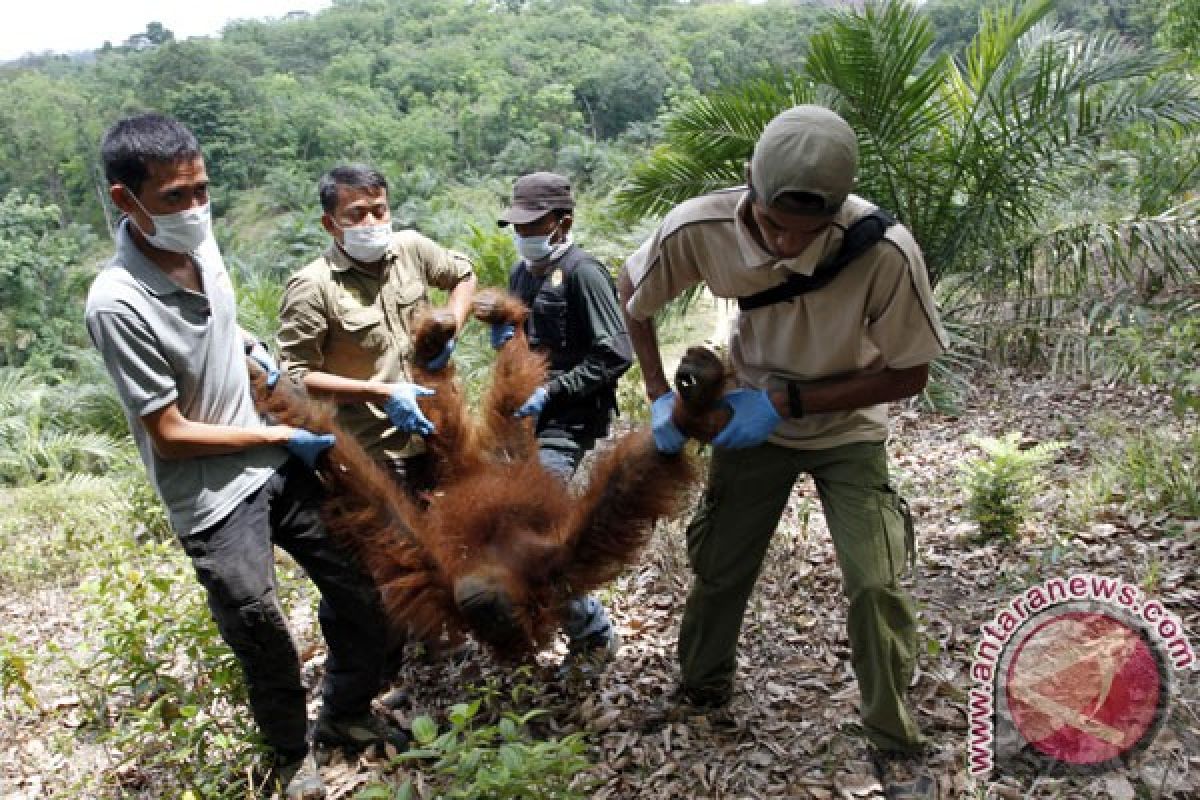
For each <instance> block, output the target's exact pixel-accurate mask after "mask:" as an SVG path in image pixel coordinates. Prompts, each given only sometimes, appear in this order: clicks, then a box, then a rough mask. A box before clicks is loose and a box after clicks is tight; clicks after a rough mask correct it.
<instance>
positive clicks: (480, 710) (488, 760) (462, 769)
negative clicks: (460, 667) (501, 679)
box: [356, 684, 589, 800]
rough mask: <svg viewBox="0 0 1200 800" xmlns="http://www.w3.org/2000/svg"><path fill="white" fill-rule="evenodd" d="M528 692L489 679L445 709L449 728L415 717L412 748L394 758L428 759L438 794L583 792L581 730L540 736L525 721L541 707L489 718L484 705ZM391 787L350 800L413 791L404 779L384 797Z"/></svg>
mask: <svg viewBox="0 0 1200 800" xmlns="http://www.w3.org/2000/svg"><path fill="white" fill-rule="evenodd" d="M529 691H530V690H529V689H528V687H523V686H522V685H520V684H518V685H517V686H515V687H514V688H512V689H511V690H509V691H507V692H505V691H503V690H501V689H500V688H499V687H498V686H496V685H494V684H488V685H487V686H484V687H476V689H475V692H476V694H477V695H478V696H477V697H476V698H475V699H474V700H472V701H470V702H468V703H458V704H455V705H453V706H451V707H450V710H449V712H448V713H447V721H448V723H449V725H448V727H446V728H445V729H444V730H441V729H439V727H438V724H437V723H436V722H434V720H433V719H432V718H431V717H428V716H420V717H417V718H416V719H414V720H413V723H412V732H413V738H414V745H413V749H411V750H409V751H408V752H406V753H402V754H401V755H399V756H398V757H397V758H398V759H399V760H404V761H431V762H432V769H433V771H435V772H436V773H437V774H438V775H440V776H441V778H442V779H443V780H444V786H443V787H442V788H441V789H440V790H439V792H438V795H437V796H438V797H446V798H461V799H462V800H468V799H469V800H501V798H530V800H533V799H535V798H540V799H544V800H550V799H551V798H554V799H555V800H574V798H584V797H587V792H588V788H589V787H587V786H586V785H582V784H581V782H580V780H579V773H580V772H582V771H583V770H584V769H586V768H587V767H588V766H589V762H588V760H587V758H586V757H585V756H584V750H585V746H586V745H585V742H584V739H583V734H582V733H573V734H570V735H568V736H565V737H563V738H561V739H550V740H544V741H543V740H538V739H537V738H536V737H535V736H534V735H533V733H532V732H531V731H530V729H529V728H530V726H529V723H530V722H531V721H532V720H534V719H536V718H537V717H540V716H542V715H544V714H545V713H546V711H545V710H543V709H536V708H535V709H532V710H530V711H524V712H517V711H502V712H499V714H498V715H496V718H495V722H491V723H489V722H488V719H489V718H490V717H492V716H493V715H492V714H491V713H489V709H490V708H492V707H493V706H496V707H498V706H499V704H500V703H501V702H507V701H511V702H516V701H517V700H519V699H520V697H521V696H522V695H523V694H526V693H528V692H529ZM389 791H391V790H389V789H386V788H384V787H380V786H378V785H376V786H372V787H367V788H366V789H364V790H363V791H362V792H360V793H359V794H358V795H357V796H356V800H369V799H370V798H385V797H386V798H393V797H394V798H397V800H398V799H399V798H406V797H412V796H414V795H413V791H414V790H413V786H412V783H411V782H410V781H405V783H404V784H403V785H401V786H400V787H399V788H398V789H397V790H396V791H395V792H394V793H393V794H386V792H389ZM372 792H374V794H372Z"/></svg>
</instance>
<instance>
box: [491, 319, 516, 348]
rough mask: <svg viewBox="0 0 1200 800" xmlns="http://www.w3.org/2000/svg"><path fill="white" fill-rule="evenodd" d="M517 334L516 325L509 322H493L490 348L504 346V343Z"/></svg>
mask: <svg viewBox="0 0 1200 800" xmlns="http://www.w3.org/2000/svg"><path fill="white" fill-rule="evenodd" d="M516 335H517V326H515V325H513V324H512V323H511V322H493V323H492V335H491V338H492V349H493V350H499V349H500V348H501V347H504V343H505V342H507V341H508V340H509V339H511V338H513V337H514V336H516Z"/></svg>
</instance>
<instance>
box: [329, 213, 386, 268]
mask: <svg viewBox="0 0 1200 800" xmlns="http://www.w3.org/2000/svg"><path fill="white" fill-rule="evenodd" d="M334 225H337V223H336V222H335V223H334ZM337 227H339V228H341V230H342V249H343V250H345V251H346V255H348V256H350V257H351V258H353V259H354V260H355V261H362V262H363V263H366V264H373V263H375V262H376V261H378V260H379V259H381V258H383V256H384V254H385V253H387V249H388V245H389V244H390V243H391V241H392V223H390V222H381V223H379V224H378V225H359V226H357V227H354V228H342V226H341V225H337Z"/></svg>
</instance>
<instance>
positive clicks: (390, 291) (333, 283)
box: [279, 230, 473, 459]
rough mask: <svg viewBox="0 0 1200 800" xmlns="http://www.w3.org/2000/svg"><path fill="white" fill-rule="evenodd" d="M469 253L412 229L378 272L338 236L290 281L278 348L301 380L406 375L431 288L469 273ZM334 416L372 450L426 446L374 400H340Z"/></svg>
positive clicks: (396, 452) (399, 237)
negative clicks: (316, 375) (417, 320)
mask: <svg viewBox="0 0 1200 800" xmlns="http://www.w3.org/2000/svg"><path fill="white" fill-rule="evenodd" d="M472 271H473V270H472V266H471V261H470V260H469V259H468V258H467V257H466V256H464V255H463V254H461V253H457V252H455V251H453V250H447V249H446V248H444V247H442V246H441V245H439V244H437V243H436V242H434V241H432V240H430V239H428V238H426V237H425V236H422V235H421V234H419V233H417V232H416V231H411V230H408V231H399V232H397V233H395V234H393V235H392V242H391V244H390V245H389V246H388V250H387V254H386V255H385V256H384V258H383V262H382V266H381V268H380V269H379V270H378V272H374V271H369V270H366V269H364V268H362V267H360V266H359V265H357V264H356V263H355V262H354V261H352V260H351V259H350V258H349V257H348V256H347V255H346V254H345V253H344V252H343V251H342V249H341V248H340V247H338V245H337V244H336V243H334V244H331V245H330V247H329V249H328V250H326V251H325V253H324V254H323V255H322V256H321V257H320V258H318V259H317V260H315V261H313V262H312V263H311V264H309V265H307V266H306V267H304V268H303V269H301V270H300V271H299V272H297V273H295V274H294V275H293V276H292V277H291V279H290V280H289V281H288V284H287V288H286V290H285V291H284V296H283V303H282V307H281V309H280V317H281V323H282V324H281V327H280V329H279V349H280V353H281V355H282V356H283V363H284V367H285V368H286V369H287V371H288V373H289V374H290V375H292V376H293V377H294V378H296V379H298V380H303V378H304V375H305V374H306V373H308V372H310V371H317V372H327V373H330V374H332V375H339V376H341V377H345V378H354V379H356V380H364V381H367V380H369V381H381V382H385V383H396V382H399V381H410V380H411V379H412V378H411V377H410V371H409V359H410V355H411V353H412V349H413V345H412V336H411V325H412V320H413V317H414V315H415V314H416V313H417V312H418V311H419V310H420V309H422V308H424V307H425V306H427V305H428V303H429V298H428V292H427V290H428V288H429V287H430V286H434V287H437V288H439V289H446V290H449V289H453V288H454V287H455V286H456V285H457V284H458V283H459V282H460V281H462V280H465V279H466V278H468V277H470V275H471V274H472ZM337 420H338V424H339V425H341V426H342V427H343V428H344V429H345V430H346V431H347V432H348V433H351V434H353V435H354V436H355V437H356V438H357V439H358V440H359V442H361V443H362V445H363V446H364V447H365V448H367V450H368V452H370V453H371V455H373V456H374V457H376V458H381V459H394V458H404V457H407V456H410V455H414V454H416V453H419V452H422V451H423V450H424V443H423V442H422V441H421V440H420V437H416V436H410V435H409V434H406V433H402V432H400V431H398V430H396V428H395V427H394V426H393V425H392V424H391V421H390V420H389V419H388V417H387V414H385V413H384V411H383V408H382V407H381V406H378V405H376V404H374V403H344V404H342V405H340V406H339V407H338V415H337Z"/></svg>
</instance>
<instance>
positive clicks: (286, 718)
mask: <svg viewBox="0 0 1200 800" xmlns="http://www.w3.org/2000/svg"><path fill="white" fill-rule="evenodd" d="M282 484H283V478H282V476H280V475H279V474H278V473H276V474H275V475H273V476H272V477H271V478H270V480H268V482H267V484H266V485H265V486H264V487H263V488H261V489H259V490H258V491H256V492H254V493H253V494H251V495H250V496H249V497H247V498H246V499H245V500H243V501H242V503H241V504H240V505H238V507H237V508H235V509H234V510H233V512H232V513H230V515H229V516H228V517H226V518H225V519H224V520H222V521H221V522H219V523H217V524H216V525H213V526H211V527H209V528H206V529H204V530H202V531H199V532H196V533H192V534H188V535H187V536H183V537H180V541H181V542H182V544H183V549H184V551H185V552H186V553H187V554H188V556H190V557H191V559H192V565H193V567H194V568H195V570H196V577H197V578H198V579H199V580H200V583H201V584H202V585H203V586H204V588H205V590H206V591H207V592H208V607H209V608H210V609H211V610H212V615H213V619H214V620H215V621H216V623H217V629H218V630H219V631H220V632H221V636H222V638H223V639H224V640H225V641H226V642H227V643H228V644H229V646H230V648H232V650H233V652H234V655H235V656H237V659H238V661H239V663H240V664H241V665H242V670H243V672H244V674H245V677H246V689H247V693H248V695H249V701H250V711H251V713H252V714H253V715H254V720H255V722H257V723H258V727H259V730H260V731H261V732H262V735H263V738H264V739H265V740H266V742H267V744H268V745H270V746H271V747H273V748H274V749H275V750H276V751H278V752H280V753H285V754H291V753H297V752H302V751H303V750H305V748H306V746H307V745H306V743H305V736H306V733H307V716H306V703H305V691H304V685H303V683H302V682H301V680H300V658H299V656H298V655H297V653H296V647H295V644H294V643H293V642H292V637H291V634H290V633H289V632H288V629H287V622H286V620H285V618H284V615H283V611H282V609H281V608H280V606H279V600H278V597H277V595H276V591H275V568H274V552H273V548H272V546H271V532H270V525H269V521H268V515H269V513H268V506H269V497H270V495H271V494H272V493H273V492H276V491H278V490H279V489H280V488H281V486H282Z"/></svg>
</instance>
